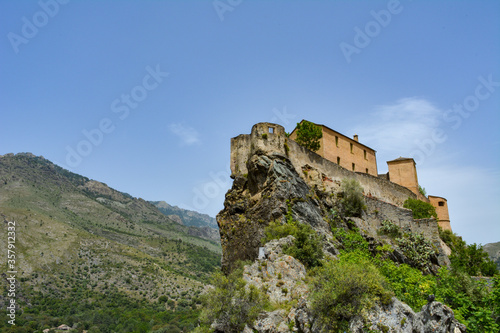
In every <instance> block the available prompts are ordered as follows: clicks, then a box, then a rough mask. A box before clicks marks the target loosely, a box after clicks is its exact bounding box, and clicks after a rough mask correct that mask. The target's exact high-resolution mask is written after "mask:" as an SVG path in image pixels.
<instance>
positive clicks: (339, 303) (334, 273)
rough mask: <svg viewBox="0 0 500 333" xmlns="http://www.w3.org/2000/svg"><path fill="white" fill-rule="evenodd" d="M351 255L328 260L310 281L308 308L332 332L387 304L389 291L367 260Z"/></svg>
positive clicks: (389, 298) (380, 276)
mask: <svg viewBox="0 0 500 333" xmlns="http://www.w3.org/2000/svg"><path fill="white" fill-rule="evenodd" d="M352 258H353V257H352V253H351V255H347V256H345V257H342V256H341V258H340V259H339V260H338V261H328V262H327V263H325V265H324V266H323V267H322V268H321V269H320V270H319V271H318V272H317V274H316V276H315V277H314V280H313V290H312V294H311V309H312V311H313V313H314V314H315V315H316V316H317V318H318V319H319V321H320V322H321V324H322V326H323V328H324V329H326V330H328V331H329V332H330V331H333V332H337V331H339V330H342V331H343V330H345V329H347V325H348V322H349V320H350V319H351V318H353V317H354V316H356V315H359V314H360V313H361V311H362V310H363V309H370V308H372V307H373V306H374V305H375V303H382V304H389V303H390V301H391V297H392V296H393V294H392V292H391V291H389V290H387V289H386V285H387V283H386V281H385V279H384V277H383V276H382V275H381V274H380V272H379V271H378V269H377V268H376V267H375V266H374V265H373V264H372V263H370V261H369V260H367V259H365V258H363V256H358V257H356V258H355V260H351V259H352Z"/></svg>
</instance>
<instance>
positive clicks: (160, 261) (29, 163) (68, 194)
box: [0, 155, 221, 332]
mask: <svg viewBox="0 0 500 333" xmlns="http://www.w3.org/2000/svg"><path fill="white" fill-rule="evenodd" d="M0 198H1V199H0V211H1V212H2V214H3V215H4V216H2V219H6V220H9V221H16V251H17V258H18V260H17V262H16V265H17V270H18V271H19V273H18V276H17V278H18V280H19V281H20V285H19V292H20V296H19V299H20V300H22V302H21V309H20V310H19V312H18V317H17V319H19V321H18V322H17V321H16V324H17V325H16V326H17V328H15V329H17V330H18V331H19V332H23V327H25V326H26V325H28V326H26V327H32V326H33V327H34V326H35V324H34V323H33V322H36V323H49V324H47V325H48V326H50V327H54V326H58V325H61V324H68V325H70V323H68V322H66V321H67V320H70V319H71V320H72V321H73V322H74V323H77V324H78V325H79V327H83V326H88V327H90V328H91V330H90V331H89V332H92V327H94V326H95V327H94V329H93V332H108V331H115V332H146V330H145V329H146V328H147V331H150V330H151V331H152V330H160V329H162V328H164V327H166V325H167V324H171V325H173V326H172V327H171V328H172V330H167V331H168V332H176V330H177V329H182V330H184V331H185V330H186V329H187V327H188V325H187V324H186V323H187V321H188V319H189V318H190V319H189V320H190V322H191V323H193V322H195V321H196V320H195V319H194V318H195V317H197V313H198V312H197V311H195V310H193V308H192V305H193V302H195V301H196V299H197V297H198V295H199V294H200V293H201V291H202V289H203V288H204V286H205V285H206V283H207V281H208V280H209V278H210V274H211V272H213V271H214V270H216V269H217V268H218V267H220V256H221V247H220V245H219V244H217V243H214V242H212V241H208V240H206V239H201V238H198V237H193V236H189V235H188V234H187V233H186V230H187V228H186V227H184V226H181V225H179V224H177V223H174V222H172V221H170V220H169V219H168V218H167V217H166V216H165V215H163V214H162V213H161V212H159V211H158V210H157V209H156V208H155V207H154V206H153V205H151V204H150V203H148V202H146V201H144V200H142V199H136V198H132V197H131V196H130V195H127V194H125V193H122V192H119V191H115V190H113V189H111V188H109V187H107V186H106V185H105V184H102V183H99V182H95V181H90V180H89V179H88V178H85V177H82V176H79V175H76V174H73V173H71V172H69V171H66V170H63V169H62V168H60V167H57V166H55V165H54V164H52V163H50V162H49V161H47V160H45V159H43V158H40V157H33V156H29V155H16V156H10V157H9V156H6V157H2V158H0ZM0 236H1V240H0V242H4V241H5V240H6V239H7V237H6V228H2V230H1V231H0ZM2 244H3V243H2ZM34 244H36V245H35V246H34ZM4 248H5V247H4ZM2 263H3V261H2ZM5 283H6V281H5V279H2V280H1V282H0V285H2V287H4V286H5ZM2 289H3V291H4V292H2V295H0V305H1V308H5V307H4V306H3V305H4V302H5V301H6V300H7V298H6V294H5V290H6V289H5V288H2ZM160 298H162V300H163V302H161V306H160V304H158V301H159V299H160ZM165 298H166V301H165ZM75 302H76V303H77V304H78V306H77V307H76V309H77V312H75V313H70V314H67V313H66V312H65V311H66V310H64V309H71V308H73V307H75V306H74V303H75ZM85 304H92V306H91V307H89V308H88V309H87V308H85V307H84V308H81V307H82V306H84V305H85ZM137 304H139V305H140V306H138V307H137V306H136V305H137ZM49 305H50V306H49ZM159 308H161V311H160V310H158V309H159ZM157 310H158V311H160V312H161V314H155V313H156V312H157ZM148 311H149V312H148ZM93 313H100V314H102V316H103V317H105V318H109V320H108V319H106V320H107V321H104V322H102V323H100V322H99V320H98V319H95V320H94V317H92V314H93ZM80 315H81V316H80ZM124 316H129V317H130V318H132V317H134V318H135V319H134V321H135V322H137V325H136V324H135V323H132V324H130V325H129V327H128V328H127V327H119V326H117V325H118V323H124V322H127V321H128V319H127V318H125V317H124ZM96 318H97V317H96ZM176 318H177V319H176ZM162 320H163V321H162ZM170 321H174V323H170ZM175 321H177V322H178V323H180V324H178V325H177V324H176V323H175ZM150 322H152V324H151V325H150ZM153 322H154V323H153ZM85 323H87V324H85ZM4 324H5V323H3V322H2V325H4ZM56 324H57V325H56ZM44 325H45V324H44ZM82 325H83V326H82ZM174 326H175V327H176V328H175V329H174ZM36 327H37V328H42V326H40V325H38V326H36ZM43 327H44V328H48V327H47V326H43ZM0 331H2V332H4V331H6V329H4V328H0ZM25 331H27V332H32V331H33V329H29V328H27V329H26V330H25ZM6 332H8V331H6Z"/></svg>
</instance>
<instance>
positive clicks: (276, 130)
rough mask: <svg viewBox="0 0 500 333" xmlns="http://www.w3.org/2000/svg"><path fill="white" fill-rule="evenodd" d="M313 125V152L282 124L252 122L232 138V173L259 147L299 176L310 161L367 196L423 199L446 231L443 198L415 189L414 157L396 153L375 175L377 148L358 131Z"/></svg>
mask: <svg viewBox="0 0 500 333" xmlns="http://www.w3.org/2000/svg"><path fill="white" fill-rule="evenodd" d="M303 121H304V120H302V122H303ZM317 126H319V127H320V128H321V131H322V134H323V136H322V138H321V139H320V148H319V150H318V151H317V152H316V153H313V152H311V151H309V150H307V149H305V150H306V151H307V152H304V149H299V147H300V146H299V145H298V144H296V143H295V141H293V140H294V139H296V137H297V130H296V129H294V130H293V131H292V133H290V136H289V137H287V135H286V133H285V130H284V128H283V127H282V126H280V125H277V124H272V123H258V124H256V125H254V126H253V128H252V132H251V134H242V135H239V136H237V137H235V138H232V139H231V171H232V173H233V176H234V175H238V174H239V175H242V174H247V173H248V170H247V169H246V162H247V159H248V156H249V155H250V153H251V151H252V150H256V149H257V146H258V148H259V149H262V151H263V152H266V153H277V154H286V155H287V156H288V158H289V159H290V160H291V162H292V164H293V165H294V167H295V168H296V169H297V172H298V173H299V174H302V173H303V167H304V166H305V165H309V166H313V167H315V168H318V169H319V170H323V171H324V172H323V174H324V177H326V178H328V179H330V180H337V181H338V180H341V179H343V178H355V179H357V180H358V181H359V182H360V184H361V185H362V186H363V188H364V190H365V193H364V195H365V196H367V197H372V198H375V199H378V200H382V201H384V202H387V203H390V204H393V205H396V206H398V207H402V206H403V203H404V201H405V200H406V199H407V198H413V199H419V200H422V201H425V202H428V203H430V204H431V205H433V206H434V207H435V209H436V213H437V216H438V224H439V226H440V227H441V228H442V229H444V230H451V225H450V218H449V213H448V204H447V200H446V199H445V198H443V197H439V196H433V195H429V196H427V197H426V196H424V195H422V194H421V193H420V191H419V184H418V177H417V169H416V163H415V161H414V160H413V158H404V157H399V158H396V159H394V160H392V161H388V162H387V165H388V169H389V172H387V173H386V174H378V172H377V157H376V151H375V150H374V149H372V148H370V147H368V146H366V145H364V144H362V143H361V142H359V137H358V135H354V136H353V138H350V137H348V136H345V135H343V134H341V133H339V132H337V131H334V130H332V129H331V128H329V127H327V126H325V125H320V124H318V125H317ZM300 148H302V147H300Z"/></svg>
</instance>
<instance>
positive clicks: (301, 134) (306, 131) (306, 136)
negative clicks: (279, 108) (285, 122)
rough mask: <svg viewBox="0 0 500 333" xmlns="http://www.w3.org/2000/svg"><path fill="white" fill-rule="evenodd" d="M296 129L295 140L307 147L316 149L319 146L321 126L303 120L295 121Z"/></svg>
mask: <svg viewBox="0 0 500 333" xmlns="http://www.w3.org/2000/svg"><path fill="white" fill-rule="evenodd" d="M296 129H297V138H296V139H295V141H296V142H297V143H298V144H299V145H301V146H304V147H306V148H307V149H310V150H312V151H318V149H319V147H320V143H319V139H321V138H322V137H323V132H322V131H321V127H320V126H318V125H316V124H314V123H311V122H310V121H307V120H304V121H302V122H301V123H297V128H296Z"/></svg>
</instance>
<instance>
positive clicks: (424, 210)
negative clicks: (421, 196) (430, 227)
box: [403, 198, 437, 219]
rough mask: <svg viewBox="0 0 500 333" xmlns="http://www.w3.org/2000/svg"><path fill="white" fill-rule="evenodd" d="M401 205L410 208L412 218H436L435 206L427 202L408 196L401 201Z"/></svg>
mask: <svg viewBox="0 0 500 333" xmlns="http://www.w3.org/2000/svg"><path fill="white" fill-rule="evenodd" d="M403 207H404V208H408V209H411V210H412V212H413V218H414V219H427V218H431V217H434V218H435V219H437V214H436V208H434V206H433V205H431V204H430V203H428V202H424V201H422V200H417V199H412V198H408V199H406V201H405V202H404V203H403Z"/></svg>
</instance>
